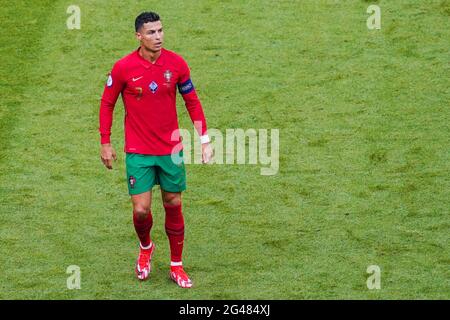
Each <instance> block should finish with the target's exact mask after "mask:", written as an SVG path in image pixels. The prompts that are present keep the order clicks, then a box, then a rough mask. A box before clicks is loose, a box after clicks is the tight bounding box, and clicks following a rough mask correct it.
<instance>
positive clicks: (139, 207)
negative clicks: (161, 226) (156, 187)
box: [131, 191, 153, 248]
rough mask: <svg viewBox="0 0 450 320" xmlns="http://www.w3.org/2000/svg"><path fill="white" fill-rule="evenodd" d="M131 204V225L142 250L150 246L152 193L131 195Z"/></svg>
mask: <svg viewBox="0 0 450 320" xmlns="http://www.w3.org/2000/svg"><path fill="white" fill-rule="evenodd" d="M131 201H132V203H133V223H134V228H135V230H136V233H137V235H138V237H139V240H140V242H141V247H142V248H147V247H148V246H149V245H150V242H151V240H150V230H151V228H152V225H153V217H152V213H151V210H150V208H151V203H152V193H151V191H147V192H144V193H140V194H136V195H131Z"/></svg>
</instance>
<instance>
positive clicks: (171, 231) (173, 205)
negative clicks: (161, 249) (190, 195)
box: [161, 189, 184, 263]
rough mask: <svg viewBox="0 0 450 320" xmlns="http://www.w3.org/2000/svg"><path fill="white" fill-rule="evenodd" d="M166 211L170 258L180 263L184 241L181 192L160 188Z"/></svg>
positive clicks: (173, 261)
mask: <svg viewBox="0 0 450 320" xmlns="http://www.w3.org/2000/svg"><path fill="white" fill-rule="evenodd" d="M161 194H162V200H163V205H164V209H165V211H166V223H165V229H166V234H167V236H168V238H169V243H170V260H171V262H172V263H181V256H182V254H183V241H184V218H183V213H182V211H181V192H167V191H164V190H162V189H161Z"/></svg>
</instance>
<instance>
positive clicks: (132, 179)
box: [128, 176, 136, 189]
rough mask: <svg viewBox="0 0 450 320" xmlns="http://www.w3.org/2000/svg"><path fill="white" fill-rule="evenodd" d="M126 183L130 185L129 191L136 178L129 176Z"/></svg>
mask: <svg viewBox="0 0 450 320" xmlns="http://www.w3.org/2000/svg"><path fill="white" fill-rule="evenodd" d="M128 182H129V183H130V187H131V189H134V185H135V184H136V178H135V177H133V176H130V178H129V179H128Z"/></svg>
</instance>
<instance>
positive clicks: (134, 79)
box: [133, 76, 143, 82]
mask: <svg viewBox="0 0 450 320" xmlns="http://www.w3.org/2000/svg"><path fill="white" fill-rule="evenodd" d="M142 77H143V76H140V77H138V78H134V77H133V82H134V81H138V80H139V79H141V78H142Z"/></svg>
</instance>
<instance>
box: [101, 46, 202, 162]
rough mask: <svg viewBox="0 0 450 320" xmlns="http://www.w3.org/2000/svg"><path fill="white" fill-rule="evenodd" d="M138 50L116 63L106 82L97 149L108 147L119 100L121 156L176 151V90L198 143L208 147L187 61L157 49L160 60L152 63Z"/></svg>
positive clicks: (166, 153)
mask: <svg viewBox="0 0 450 320" xmlns="http://www.w3.org/2000/svg"><path fill="white" fill-rule="evenodd" d="M139 50H140V49H137V50H136V51H134V52H132V53H131V54H129V55H127V56H125V57H124V58H122V59H120V60H119V61H117V62H116V63H115V64H114V67H113V68H112V70H111V73H110V74H109V76H108V80H107V82H106V84H105V88H104V91H103V95H102V98H101V103H100V115H99V120H100V127H99V131H100V136H101V143H102V144H105V143H110V136H111V126H112V121H113V112H114V107H115V104H116V101H117V98H118V96H119V94H122V100H123V104H124V106H125V120H124V121H125V123H124V125H125V147H124V149H125V152H127V153H139V154H148V155H169V154H172V153H175V152H178V151H180V149H181V147H179V146H180V145H181V143H180V136H179V134H178V117H177V110H176V91H177V88H178V91H179V92H180V94H181V95H182V97H183V99H184V102H185V105H186V109H187V111H188V113H189V116H190V118H191V120H192V122H193V123H194V125H195V128H196V130H197V132H198V134H199V135H200V138H201V141H202V142H203V141H207V140H208V136H207V127H206V120H205V115H204V112H203V108H202V105H201V103H200V100H199V99H198V96H197V93H196V91H195V88H194V85H193V83H192V81H191V78H190V70H189V67H188V65H187V63H186V61H185V60H184V59H183V58H182V57H181V56H179V55H178V54H176V53H174V52H172V51H169V50H166V49H161V54H160V56H159V57H158V59H157V60H156V61H155V62H154V63H151V62H150V61H147V60H145V59H144V58H143V57H141V55H140V54H139ZM177 146H178V147H177Z"/></svg>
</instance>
